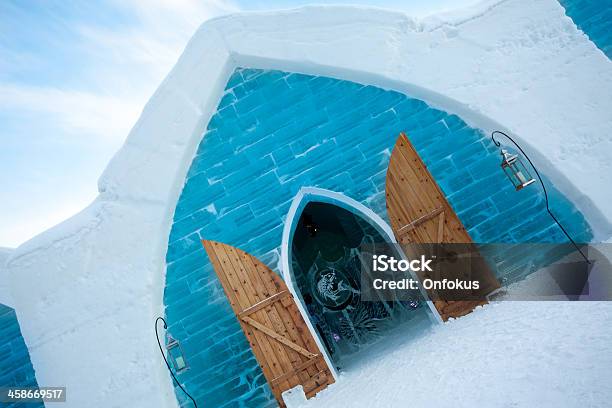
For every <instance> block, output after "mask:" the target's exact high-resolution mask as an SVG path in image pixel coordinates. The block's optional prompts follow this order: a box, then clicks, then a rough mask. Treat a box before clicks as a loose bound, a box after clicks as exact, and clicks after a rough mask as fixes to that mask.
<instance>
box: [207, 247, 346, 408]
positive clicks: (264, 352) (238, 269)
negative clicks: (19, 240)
mask: <svg viewBox="0 0 612 408" xmlns="http://www.w3.org/2000/svg"><path fill="white" fill-rule="evenodd" d="M202 244H203V245H204V248H205V249H206V252H207V253H208V257H209V258H210V261H211V262H212V264H213V267H214V269H215V272H216V274H217V276H218V277H219V280H220V281H221V284H222V286H223V289H224V291H225V294H226V295H227V298H228V299H229V302H230V304H231V306H232V309H233V310H234V313H235V314H236V317H237V319H238V322H239V323H240V326H241V327H242V330H243V331H244V334H245V335H246V337H247V340H248V341H249V343H250V345H251V348H252V350H253V353H254V354H255V357H256V358H257V361H258V363H259V365H260V366H261V369H262V371H263V373H264V376H265V377H266V380H267V381H268V384H269V385H270V388H271V389H272V392H273V393H274V396H275V397H276V400H277V401H278V403H279V405H280V406H281V407H284V406H285V404H284V402H283V400H282V397H281V394H282V393H283V392H284V391H286V390H289V389H291V388H293V387H295V386H296V385H298V384H301V385H302V386H303V388H304V392H305V394H306V397H307V398H310V397H312V396H314V395H315V394H316V393H317V392H319V391H320V390H322V389H324V388H326V387H327V386H328V385H329V384H332V383H333V382H334V377H333V375H332V373H331V371H330V369H329V367H328V366H327V363H326V362H325V360H324V358H323V355H322V354H321V351H320V350H319V348H318V347H317V344H316V343H315V340H314V338H313V336H312V334H311V333H310V330H309V329H308V326H307V325H306V323H305V322H304V319H303V318H302V315H301V314H300V311H299V310H298V308H297V305H296V304H295V300H294V299H293V296H292V295H291V293H290V292H289V290H288V289H287V286H286V285H285V282H283V280H282V279H281V278H280V277H279V276H278V275H276V274H275V273H274V272H273V271H272V270H270V269H269V268H268V267H267V266H265V265H264V264H263V263H261V262H260V261H259V260H258V259H257V258H255V257H254V256H251V255H249V254H247V253H246V252H243V251H241V250H240V249H238V248H234V247H232V246H229V245H225V244H222V243H219V242H215V241H207V240H203V241H202Z"/></svg>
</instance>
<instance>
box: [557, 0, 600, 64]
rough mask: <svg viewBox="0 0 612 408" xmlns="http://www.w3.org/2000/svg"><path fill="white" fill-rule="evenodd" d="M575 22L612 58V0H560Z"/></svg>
mask: <svg viewBox="0 0 612 408" xmlns="http://www.w3.org/2000/svg"><path fill="white" fill-rule="evenodd" d="M559 3H561V5H562V6H563V7H564V8H565V13H566V14H567V15H568V16H569V17H570V18H571V19H572V20H573V21H574V24H576V25H577V26H578V28H579V29H581V30H582V31H584V33H585V34H586V35H587V36H588V37H589V38H590V39H591V41H593V42H594V43H595V45H597V47H598V48H599V49H600V50H602V51H603V52H604V54H606V55H607V56H608V58H612V0H559Z"/></svg>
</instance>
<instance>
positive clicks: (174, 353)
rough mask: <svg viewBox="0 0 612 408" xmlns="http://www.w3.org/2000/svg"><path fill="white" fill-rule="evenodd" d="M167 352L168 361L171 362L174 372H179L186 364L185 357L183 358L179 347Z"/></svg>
mask: <svg viewBox="0 0 612 408" xmlns="http://www.w3.org/2000/svg"><path fill="white" fill-rule="evenodd" d="M168 352H169V354H170V359H171V360H172V365H174V369H175V370H176V371H180V370H182V369H184V368H185V367H186V366H187V363H186V362H185V357H183V353H182V351H181V348H180V347H178V346H175V347H172V348H171V349H170V350H168Z"/></svg>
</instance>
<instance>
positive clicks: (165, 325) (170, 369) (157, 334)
mask: <svg viewBox="0 0 612 408" xmlns="http://www.w3.org/2000/svg"><path fill="white" fill-rule="evenodd" d="M160 320H161V321H162V322H164V330H167V329H168V324H167V323H166V320H164V318H163V317H158V318H157V319H155V337H156V338H157V345H158V346H159V351H160V353H161V355H162V357H163V358H164V361H165V362H166V367H168V371H170V375H171V376H172V378H173V379H174V381H175V382H176V384H177V385H178V386H179V387H180V389H181V390H183V392H184V393H185V395H187V396H188V397H189V399H191V401H192V402H193V406H194V407H195V408H198V404H197V403H196V401H195V400H194V399H193V397H192V396H191V395H190V394H189V393H188V392H187V391H186V390H185V388H183V386H182V385H181V383H180V382H179V381H178V380H177V379H176V377H175V376H174V373H173V372H172V368H171V367H170V363H168V359H167V358H166V355H165V354H164V349H163V348H162V345H161V342H160V341H159V333H158V331H157V326H158V324H157V323H158V322H159V321H160Z"/></svg>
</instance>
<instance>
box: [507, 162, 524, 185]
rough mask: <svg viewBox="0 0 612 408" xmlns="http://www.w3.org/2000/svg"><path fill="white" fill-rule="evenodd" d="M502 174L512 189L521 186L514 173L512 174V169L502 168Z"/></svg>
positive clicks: (508, 167)
mask: <svg viewBox="0 0 612 408" xmlns="http://www.w3.org/2000/svg"><path fill="white" fill-rule="evenodd" d="M504 173H506V176H507V177H508V180H510V182H511V183H512V185H513V186H514V188H517V187H519V186H520V185H521V182H520V181H519V180H518V178H517V177H516V173H515V172H514V169H512V168H511V167H510V166H504Z"/></svg>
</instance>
